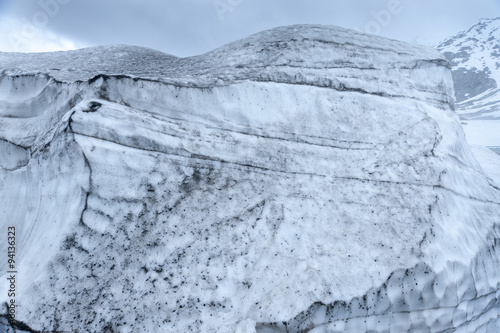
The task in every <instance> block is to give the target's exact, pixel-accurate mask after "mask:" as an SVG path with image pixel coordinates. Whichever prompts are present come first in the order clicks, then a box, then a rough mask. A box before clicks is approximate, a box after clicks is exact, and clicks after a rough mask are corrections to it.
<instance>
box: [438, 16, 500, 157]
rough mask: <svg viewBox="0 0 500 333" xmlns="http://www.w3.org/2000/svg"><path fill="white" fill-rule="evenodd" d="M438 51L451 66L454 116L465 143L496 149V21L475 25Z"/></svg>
mask: <svg viewBox="0 0 500 333" xmlns="http://www.w3.org/2000/svg"><path fill="white" fill-rule="evenodd" d="M438 50H440V51H441V52H443V53H444V55H445V56H446V58H447V59H448V60H449V61H450V63H451V65H452V66H453V80H454V82H455V91H456V99H457V112H458V113H459V114H460V117H461V119H462V120H463V125H464V130H465V132H466V134H467V138H468V140H469V142H470V143H472V144H479V145H483V146H495V147H497V148H500V18H496V19H483V20H481V21H479V22H478V23H477V24H475V25H474V26H473V27H471V28H470V29H469V30H466V31H463V32H461V33H459V34H458V35H456V36H454V37H451V38H449V39H447V40H445V41H444V42H443V43H441V44H440V45H439V46H438ZM498 152H499V153H500V150H499V151H498Z"/></svg>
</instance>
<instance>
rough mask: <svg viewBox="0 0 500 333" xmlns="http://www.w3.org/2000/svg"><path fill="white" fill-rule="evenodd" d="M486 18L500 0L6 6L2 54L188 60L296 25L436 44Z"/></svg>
mask: <svg viewBox="0 0 500 333" xmlns="http://www.w3.org/2000/svg"><path fill="white" fill-rule="evenodd" d="M487 17H490V18H491V17H500V0H163V1H162V0H0V51H20V52H40V51H52V50H67V49H74V48H81V47H87V46H96V45H107V44H131V45H140V46H146V47H150V48H154V49H157V50H160V51H163V52H167V53H170V54H174V55H177V56H190V55H196V54H201V53H204V52H207V51H210V50H212V49H214V48H216V47H218V46H221V45H223V44H225V43H228V42H231V41H233V40H236V39H239V38H243V37H246V36H248V35H250V34H253V33H256V32H259V31H262V30H264V29H269V28H273V27H276V26H281V25H290V24H298V23H313V24H330V25H339V26H343V27H346V28H353V29H357V30H360V31H366V32H370V33H375V34H379V35H382V36H387V37H390V38H396V39H400V40H405V41H408V42H413V43H419V44H426V45H436V44H437V43H438V42H440V41H442V40H443V39H444V38H446V37H450V36H452V35H455V34H456V33H458V32H459V31H462V30H464V29H467V28H469V27H470V26H471V25H473V24H474V23H476V22H477V21H478V20H479V19H481V18H487Z"/></svg>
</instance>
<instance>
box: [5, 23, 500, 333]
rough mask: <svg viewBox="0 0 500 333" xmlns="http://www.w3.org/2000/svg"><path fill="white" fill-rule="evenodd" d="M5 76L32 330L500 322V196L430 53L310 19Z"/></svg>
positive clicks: (8, 68) (464, 326) (60, 57)
mask: <svg viewBox="0 0 500 333" xmlns="http://www.w3.org/2000/svg"><path fill="white" fill-rule="evenodd" d="M0 69H1V73H2V75H1V78H0V101H1V103H0V151H1V152H2V161H1V163H0V166H1V168H0V179H1V182H0V184H1V185H2V187H1V191H0V200H1V202H3V203H5V204H4V205H3V206H2V210H3V214H2V217H1V220H0V225H1V228H2V230H7V227H8V226H15V227H16V232H17V244H18V245H17V254H16V256H17V264H16V265H17V267H16V268H17V271H18V276H19V278H18V280H17V290H18V295H17V296H16V297H17V298H16V304H17V309H16V310H17V312H16V319H17V320H19V321H22V322H24V323H25V324H27V325H29V326H30V327H31V328H32V329H35V330H40V331H96V332H106V331H113V332H114V331H120V332H122V331H123V332H132V331H138V332H255V331H257V332H269V331H273V332H303V331H310V332H337V331H339V332H340V331H344V330H347V331H356V332H363V331H371V332H386V331H389V330H390V331H399V332H402V331H405V330H418V329H422V330H425V329H429V328H432V330H433V331H444V330H449V329H455V330H456V331H457V332H459V331H464V332H465V331H470V330H474V329H479V328H483V329H485V328H491V327H498V326H499V325H500V324H499V320H498V318H499V311H500V300H499V291H498V290H499V283H500V272H499V269H498V268H499V267H500V265H499V258H500V253H499V248H498V244H499V232H500V226H499V225H500V190H499V188H498V185H496V184H495V183H494V181H493V180H492V179H491V178H489V177H487V176H486V175H485V174H484V172H483V170H482V169H481V167H480V166H479V165H478V163H477V162H476V160H475V159H474V157H473V155H472V153H471V151H470V149H469V147H468V146H467V144H466V142H465V138H464V134H463V131H462V129H461V127H460V123H459V120H458V117H457V115H456V114H455V113H454V111H453V109H454V104H453V94H454V90H453V84H452V80H451V73H450V69H449V66H448V63H447V61H446V60H445V59H444V57H443V56H442V55H441V54H439V53H438V52H436V51H435V50H432V49H428V48H424V47H420V46H412V45H409V44H405V43H402V42H398V41H393V40H388V39H384V38H381V37H376V36H371V35H366V34H361V33H357V32H354V31H350V30H345V29H342V28H338V27H329V26H310V25H304V26H302V25H301V26H290V27H281V28H276V29H273V30H270V31H265V32H262V33H259V34H256V35H253V36H250V37H249V38H246V39H243V40H240V41H237V42H234V43H231V44H228V45H226V46H223V47H222V48H220V49H217V50H214V51H212V52H209V53H207V54H204V55H200V56H196V57H190V58H176V57H173V56H170V55H165V54H162V53H159V52H157V51H153V50H148V49H143V48H135V47H129V46H111V47H99V48H91V49H84V50H78V51H71V52H67V53H66V52H56V53H48V54H42V55H35V54H6V53H4V54H0ZM0 244H1V246H2V249H6V248H7V244H6V237H4V238H2V239H0ZM5 251H6V250H5ZM5 253H6V252H5ZM0 266H1V268H2V270H1V271H2V272H6V271H7V266H6V262H5V261H3V262H1V263H0ZM0 279H1V281H6V276H5V275H2V276H1V277H0ZM0 287H1V290H0V301H2V302H4V301H8V298H7V289H8V286H7V283H5V282H2V284H1V285H0ZM4 317H5V316H4ZM0 325H1V324H0Z"/></svg>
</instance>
